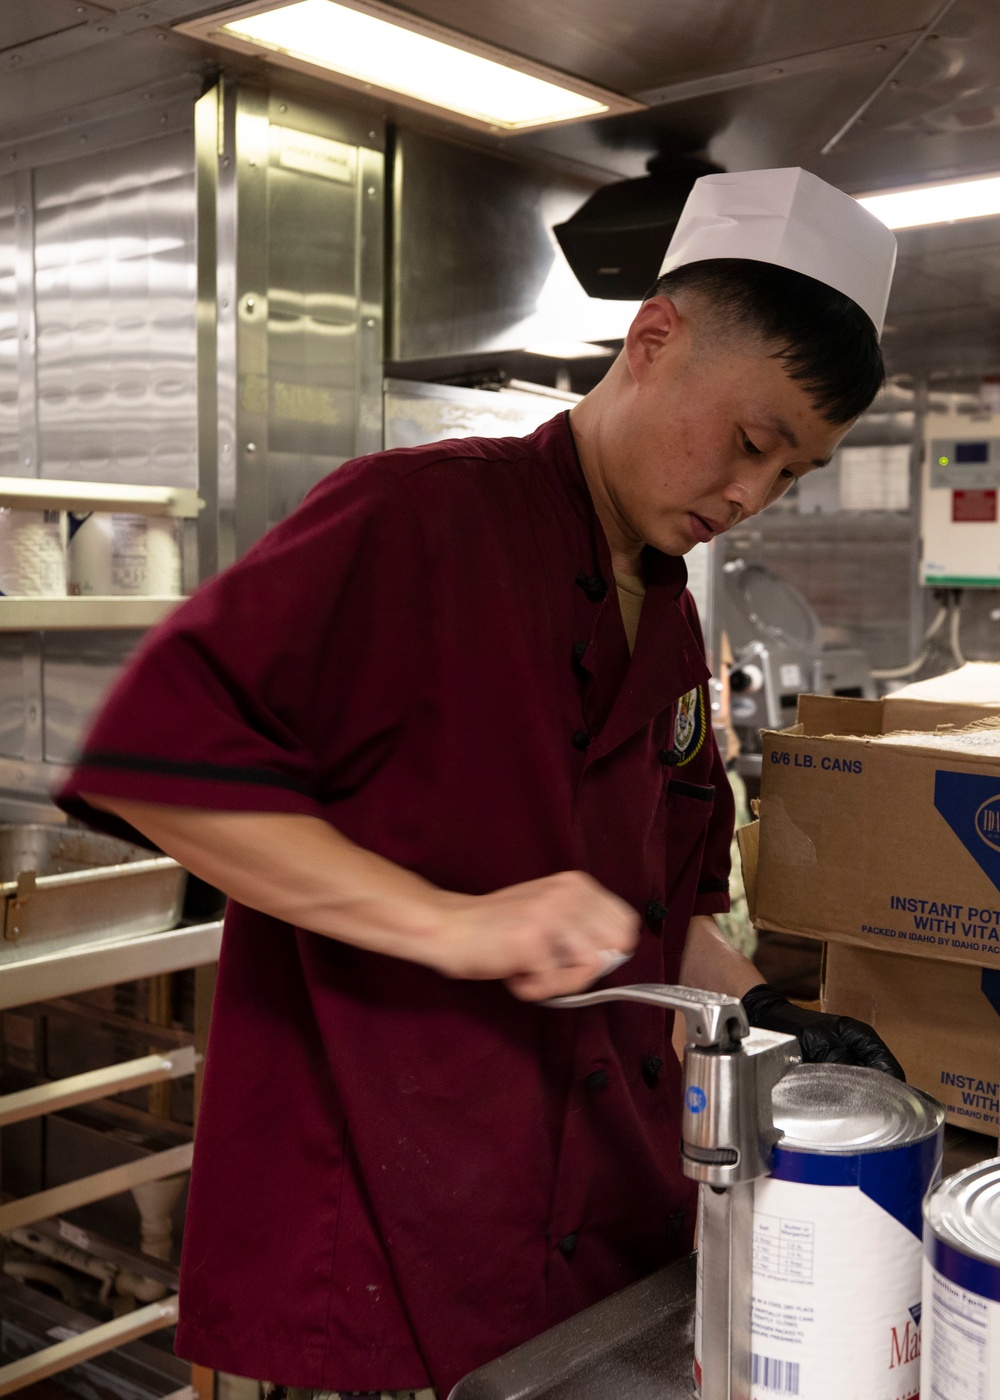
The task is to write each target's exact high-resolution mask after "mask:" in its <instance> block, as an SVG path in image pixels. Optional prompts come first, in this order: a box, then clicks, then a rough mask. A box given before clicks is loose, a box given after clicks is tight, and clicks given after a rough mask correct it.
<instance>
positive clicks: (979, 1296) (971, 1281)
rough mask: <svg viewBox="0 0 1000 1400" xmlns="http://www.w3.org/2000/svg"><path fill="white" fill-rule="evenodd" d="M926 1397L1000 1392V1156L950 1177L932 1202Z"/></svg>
mask: <svg viewBox="0 0 1000 1400" xmlns="http://www.w3.org/2000/svg"><path fill="white" fill-rule="evenodd" d="M923 1305H924V1313H923V1331H924V1346H923V1358H922V1361H921V1367H922V1369H921V1373H920V1379H921V1393H922V1394H923V1395H924V1396H925V1397H926V1400H998V1397H1000V1158H994V1159H993V1160H992V1161H989V1162H980V1163H979V1164H978V1165H976V1166H974V1167H967V1168H966V1169H965V1170H964V1171H960V1172H958V1173H956V1175H955V1176H950V1177H949V1178H948V1180H947V1181H942V1182H941V1184H940V1185H939V1186H938V1187H937V1188H936V1189H935V1190H934V1191H932V1192H931V1193H930V1195H929V1196H928V1197H927V1200H926V1201H925V1202H924V1295H923Z"/></svg>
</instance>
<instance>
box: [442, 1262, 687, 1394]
mask: <svg viewBox="0 0 1000 1400" xmlns="http://www.w3.org/2000/svg"><path fill="white" fill-rule="evenodd" d="M694 1288H695V1256H694V1255H693V1254H692V1255H690V1256H689V1257H688V1258H686V1259H681V1260H679V1261H678V1262H677V1263H676V1264H671V1265H669V1267H667V1268H666V1269H661V1270H660V1271H659V1272H658V1273H655V1274H652V1275H650V1277H649V1278H647V1279H643V1280H642V1282H641V1283H636V1284H633V1285H632V1287H631V1288H625V1289H623V1290H622V1291H621V1292H620V1293H616V1294H615V1295H614V1296H613V1297H611V1298H607V1299H605V1301H604V1302H603V1303H598V1304H597V1305H596V1306H595V1307H592V1308H588V1309H587V1310H586V1311H585V1312H582V1313H578V1314H577V1316H576V1317H571V1318H570V1319H569V1320H568V1321H567V1322H563V1323H561V1324H560V1325H559V1326H558V1327H552V1328H550V1329H549V1331H548V1332H543V1333H542V1335H541V1336H540V1337H536V1338H535V1339H534V1340H533V1341H530V1342H526V1343H525V1345H524V1346H522V1347H518V1348H517V1349H516V1350H515V1351H511V1352H508V1353H507V1355H506V1356H501V1357H500V1358H499V1359H498V1360H496V1361H491V1362H490V1363H489V1365H487V1366H482V1367H480V1369H479V1370H478V1371H473V1372H471V1373H470V1374H469V1375H468V1376H466V1377H465V1378H464V1379H463V1380H461V1381H460V1382H459V1383H458V1385H457V1386H456V1387H455V1389H454V1390H453V1391H452V1392H451V1396H450V1400H691V1395H692V1389H693V1387H692V1380H691V1362H692V1357H693V1354H694Z"/></svg>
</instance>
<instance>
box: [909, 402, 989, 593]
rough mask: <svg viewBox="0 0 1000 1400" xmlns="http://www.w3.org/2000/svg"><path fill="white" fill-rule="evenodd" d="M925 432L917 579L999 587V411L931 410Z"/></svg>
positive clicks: (959, 585)
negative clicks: (975, 413) (973, 416)
mask: <svg viewBox="0 0 1000 1400" xmlns="http://www.w3.org/2000/svg"><path fill="white" fill-rule="evenodd" d="M925 432H926V434H927V436H926V437H925V439H924V441H925V444H926V447H925V451H924V460H923V465H922V470H921V492H920V538H921V545H922V549H921V561H920V581H921V583H924V584H926V585H927V586H928V587H930V588H997V587H1000V415H998V414H990V415H983V416H981V417H977V418H976V419H973V420H971V421H970V419H969V416H968V415H967V414H960V413H958V412H957V410H952V411H949V412H945V413H941V412H931V413H929V414H928V415H927V421H926V424H925Z"/></svg>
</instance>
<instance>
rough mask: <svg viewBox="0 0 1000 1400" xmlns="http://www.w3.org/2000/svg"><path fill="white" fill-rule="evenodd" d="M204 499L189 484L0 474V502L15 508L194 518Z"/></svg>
mask: <svg viewBox="0 0 1000 1400" xmlns="http://www.w3.org/2000/svg"><path fill="white" fill-rule="evenodd" d="M204 504H205V502H204V501H203V500H201V498H200V497H199V495H198V492H197V491H196V490H195V489H194V488H193V487H189V486H130V485H125V484H120V483H116V482H103V481H42V480H40V479H39V478H38V477H31V476H24V477H22V476H0V506H10V507H13V508H14V509H16V510H75V511H91V510H110V511H125V512H127V513H128V514H129V515H167V516H171V517H172V518H173V519H175V520H196V519H197V518H198V512H199V511H200V510H201V509H202V507H203V506H204Z"/></svg>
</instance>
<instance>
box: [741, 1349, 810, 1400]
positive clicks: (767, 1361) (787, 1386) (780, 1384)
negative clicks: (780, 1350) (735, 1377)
mask: <svg viewBox="0 0 1000 1400" xmlns="http://www.w3.org/2000/svg"><path fill="white" fill-rule="evenodd" d="M799 1368H800V1363H799V1362H798V1361H779V1360H778V1359H777V1357H774V1356H760V1355H758V1353H757V1352H754V1354H753V1368H752V1369H753V1375H752V1380H753V1384H754V1385H755V1386H759V1387H760V1389H761V1390H769V1391H771V1393H772V1394H773V1395H798V1393H799Z"/></svg>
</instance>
